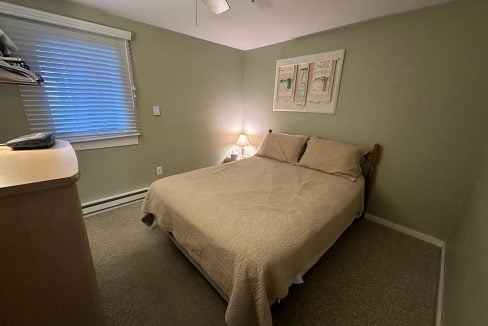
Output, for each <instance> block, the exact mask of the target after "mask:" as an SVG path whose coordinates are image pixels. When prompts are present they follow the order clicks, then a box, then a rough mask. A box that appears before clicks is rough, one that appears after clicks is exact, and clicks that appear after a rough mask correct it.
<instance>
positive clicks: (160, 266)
mask: <svg viewBox="0 0 488 326" xmlns="http://www.w3.org/2000/svg"><path fill="white" fill-rule="evenodd" d="M139 207H140V204H139V203H138V204H132V205H129V206H125V207H121V208H117V209H115V210H112V211H109V212H105V213H102V214H99V215H95V216H92V217H89V218H87V219H86V225H87V229H88V235H89V238H90V245H91V248H92V252H93V259H94V262H95V268H96V270H97V277H98V282H99V286H100V290H101V295H102V301H103V305H104V310H105V314H106V319H107V324H108V325H124V326H125V325H127V326H129V325H130V326H137V325H175V326H178V325H212V326H213V325H225V323H224V313H225V308H226V303H225V301H224V300H223V299H221V298H220V296H219V295H218V294H217V292H215V291H214V290H213V288H212V287H211V286H210V284H209V283H208V282H207V281H206V280H205V278H204V277H203V276H201V275H200V273H199V272H198V271H197V270H196V269H195V268H194V267H193V266H192V265H191V264H190V263H189V262H188V261H187V260H186V258H185V257H184V256H183V255H182V254H181V253H180V252H179V251H178V249H177V248H176V247H175V246H174V245H173V243H172V242H171V240H169V238H167V237H166V235H165V234H164V233H163V232H162V231H161V230H160V229H159V228H153V229H150V228H148V227H146V226H145V225H144V224H142V223H141V222H140V221H139ZM439 261H440V249H439V248H437V247H435V246H432V245H430V244H428V243H425V242H423V241H420V240H417V239H415V238H412V237H409V236H406V235H404V234H402V233H399V232H396V231H393V230H391V229H388V228H385V227H383V226H380V225H378V224H375V223H372V222H369V221H366V220H360V221H358V222H357V223H354V224H353V225H352V226H351V227H350V228H349V229H348V230H347V231H346V232H345V233H344V234H343V235H342V237H341V238H340V239H339V240H338V242H337V243H336V244H335V245H334V246H333V247H332V248H331V249H330V250H329V251H328V252H327V253H326V254H325V256H323V257H322V259H321V260H320V261H319V262H318V263H317V264H316V265H315V266H314V267H313V268H312V269H311V270H310V271H309V272H308V273H307V274H306V275H305V277H304V280H305V284H302V285H295V286H292V288H291V289H290V294H289V295H288V297H287V298H286V299H285V300H283V301H282V302H281V304H280V305H279V306H277V307H273V320H274V325H348V326H349V325H362V326H364V325H415V326H422V325H429V326H430V325H434V320H435V307H436V295H437V282H438V270H439Z"/></svg>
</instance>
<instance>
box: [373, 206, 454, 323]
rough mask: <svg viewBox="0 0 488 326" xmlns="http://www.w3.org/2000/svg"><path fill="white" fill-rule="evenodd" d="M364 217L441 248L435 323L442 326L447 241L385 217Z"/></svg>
mask: <svg viewBox="0 0 488 326" xmlns="http://www.w3.org/2000/svg"><path fill="white" fill-rule="evenodd" d="M364 217H365V218H366V219H367V220H370V221H372V222H375V223H378V224H381V225H383V226H386V227H388V228H390V229H393V230H396V231H398V232H402V233H405V234H407V235H410V236H412V237H414V238H417V239H420V240H423V241H425V242H428V243H431V244H433V245H435V246H437V247H439V248H441V261H440V264H439V284H438V287H437V307H436V316H435V325H436V326H441V325H442V303H443V300H444V297H443V296H444V268H445V266H444V265H445V255H446V243H445V242H444V241H443V240H441V239H438V238H436V237H433V236H431V235H428V234H425V233H422V232H419V231H416V230H413V229H410V228H407V227H406V226H403V225H399V224H396V223H393V222H390V221H387V220H385V219H382V218H380V217H378V216H374V215H371V214H368V213H366V214H364Z"/></svg>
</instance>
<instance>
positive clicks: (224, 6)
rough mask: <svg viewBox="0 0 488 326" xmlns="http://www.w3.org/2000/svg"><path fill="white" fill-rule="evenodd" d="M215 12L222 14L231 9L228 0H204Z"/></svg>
mask: <svg viewBox="0 0 488 326" xmlns="http://www.w3.org/2000/svg"><path fill="white" fill-rule="evenodd" d="M202 1H203V2H204V3H205V4H206V5H207V6H208V7H209V8H210V10H211V11H212V12H213V13H214V14H217V15H218V14H221V13H223V12H225V11H227V10H229V9H230V7H229V4H228V3H227V1H226V0H202Z"/></svg>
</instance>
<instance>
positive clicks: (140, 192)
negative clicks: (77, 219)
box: [81, 188, 148, 217]
mask: <svg viewBox="0 0 488 326" xmlns="http://www.w3.org/2000/svg"><path fill="white" fill-rule="evenodd" d="M147 189H148V188H142V189H137V190H133V191H129V192H125V193H123V194H118V195H114V196H110V197H106V198H101V199H97V200H94V201H90V202H86V203H82V204H81V208H82V211H83V215H85V217H86V216H88V215H93V214H97V213H101V212H103V211H106V210H109V209H113V208H115V207H119V206H124V205H127V204H130V203H133V202H136V201H138V200H141V199H143V198H144V197H146V193H147Z"/></svg>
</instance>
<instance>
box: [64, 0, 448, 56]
mask: <svg viewBox="0 0 488 326" xmlns="http://www.w3.org/2000/svg"><path fill="white" fill-rule="evenodd" d="M72 1H74V2H78V3H81V4H85V5H89V6H92V7H96V8H100V9H103V10H105V11H108V12H110V13H113V14H116V15H119V16H123V17H127V18H131V19H134V20H138V21H141V22H145V23H148V24H151V25H155V26H159V27H163V28H166V29H169V30H172V31H175V32H179V33H183V34H186V35H190V36H194V37H197V38H200V39H204V40H207V41H211V42H215V43H219V44H223V45H227V46H230V47H233V48H237V49H241V50H250V49H254V48H258V47H262V46H266V45H270V44H274V43H279V42H283V41H287V40H290V39H294V38H297V37H300V36H304V35H308V34H312V33H316V32H320V31H324V30H328V29H332V28H335V27H339V26H344V25H348V24H352V23H357V22H360V21H365V20H368V19H372V18H376V17H381V16H385V15H390V14H395V13H400V12H405V11H409V10H414V9H419V8H423V7H427V6H432V5H436V4H440V3H444V2H448V1H449V0H255V2H254V3H252V2H251V1H250V0H227V1H228V3H229V5H230V8H231V9H230V10H229V11H227V12H225V13H223V14H220V15H215V14H213V13H211V12H210V10H209V9H208V8H207V7H206V6H205V4H204V3H203V2H202V1H201V0H197V1H198V26H196V25H195V0H137V1H134V0H72Z"/></svg>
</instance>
